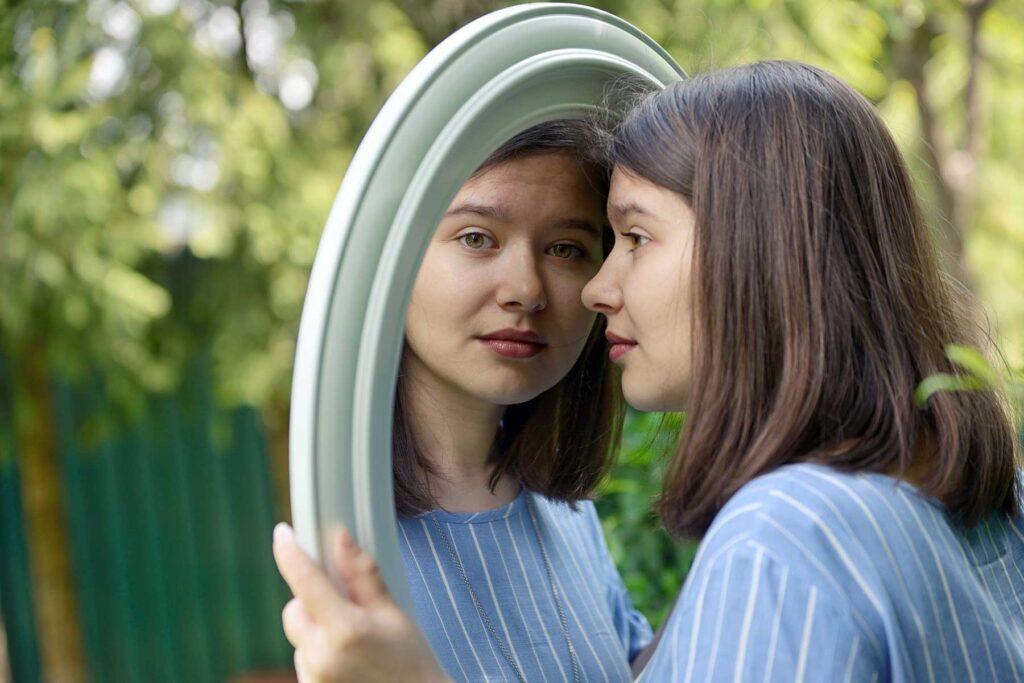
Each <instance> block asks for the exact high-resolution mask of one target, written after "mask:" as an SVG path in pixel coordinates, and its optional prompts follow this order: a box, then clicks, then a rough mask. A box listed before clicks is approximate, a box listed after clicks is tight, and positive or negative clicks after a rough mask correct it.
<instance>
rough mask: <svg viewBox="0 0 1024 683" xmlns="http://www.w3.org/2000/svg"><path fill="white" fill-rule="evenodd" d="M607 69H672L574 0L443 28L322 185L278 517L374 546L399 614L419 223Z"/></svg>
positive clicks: (427, 232) (427, 233)
mask: <svg viewBox="0 0 1024 683" xmlns="http://www.w3.org/2000/svg"><path fill="white" fill-rule="evenodd" d="M623 77H628V78H634V79H641V80H642V81H643V82H646V83H648V84H650V85H651V86H653V87H664V85H666V84H667V83H669V82H671V81H674V80H678V79H680V78H683V77H684V73H683V71H682V70H681V69H680V68H679V66H678V65H677V64H676V63H675V62H674V61H673V60H672V58H671V57H670V56H669V55H668V54H667V53H666V52H665V51H664V50H663V49H662V48H661V47H660V46H658V44H657V43H655V42H654V41H653V40H651V39H650V38H649V37H648V36H646V35H645V34H644V33H642V32H641V31H640V30H638V29H637V28H635V27H633V26H632V25H630V24H629V23H627V22H625V21H623V20H621V19H619V18H617V17H615V16H613V15H610V14H608V13H606V12H602V11H600V10H596V9H592V8H589V7H583V6H579V5H566V4H548V3H543V4H528V5H520V6H517V7H512V8H508V9H504V10H500V11H497V12H494V13H491V14H488V15H486V16H484V17H482V18H480V19H478V20H476V21H474V22H472V23H471V24H468V25H467V26H465V27H463V28H462V29H460V30H459V31H457V32H456V33H454V34H452V35H451V36H450V37H449V38H447V39H446V40H445V41H444V42H442V43H441V44H439V45H438V46H437V47H436V48H435V49H433V50H432V51H431V52H430V53H429V54H428V55H427V56H426V57H424V58H423V60H422V61H421V62H420V63H419V64H418V65H417V66H416V68H414V69H413V70H412V72H410V74H409V75H408V76H407V77H406V78H405V80H404V81H403V82H402V83H401V85H400V86H399V87H398V88H397V89H396V90H395V92H394V93H393V94H392V96H391V97H390V98H389V99H388V101H387V102H386V103H385V105H384V107H383V108H382V109H381V111H380V113H379V114H378V115H377V117H376V119H375V120H374V122H373V124H372V125H371V127H370V129H369V130H368V132H367V133H366V136H365V137H364V139H363V141H362V143H361V144H360V146H359V148H358V150H357V151H356V153H355V155H354V157H353V159H352V162H351V165H350V166H349V168H348V171H347V172H346V174H345V178H344V180H343V182H342V184H341V188H340V189H339V191H338V195H337V197H336V199H335V201H334V205H333V207H332V209H331V212H330V214H329V216H328V218H327V223H326V226H325V229H324V232H323V235H322V237H321V240H320V245H319V248H318V250H317V254H316V259H315V261H314V263H313V269H312V273H311V275H310V280H309V286H308V290H307V293H306V299H305V303H304V306H303V311H302V319H301V324H300V328H299V337H298V344H297V348H296V358H295V369H294V374H293V383H292V397H291V415H290V475H291V484H290V486H291V505H292V519H293V524H294V527H295V531H296V534H297V536H298V539H299V543H300V544H301V545H302V546H303V547H304V548H305V549H306V550H307V551H308V552H309V553H310V554H312V555H313V556H314V557H316V558H320V557H322V556H323V549H324V547H325V542H326V533H327V532H328V531H329V530H331V529H332V528H334V527H335V526H336V525H337V524H343V525H344V526H345V527H347V528H348V529H349V530H350V531H351V532H352V534H353V535H354V537H355V538H356V540H357V541H358V542H359V543H360V544H361V545H362V546H363V547H365V548H366V549H368V550H369V551H370V552H372V553H373V554H374V556H376V557H377V558H378V560H379V562H380V566H381V569H382V572H383V575H384V578H385V580H386V581H387V583H388V586H389V587H390V589H391V591H392V593H393V594H394V596H395V597H396V599H397V600H398V602H399V604H401V605H402V606H403V607H404V608H406V610H407V611H409V612H410V613H412V609H411V602H410V598H409V591H408V587H407V586H406V583H405V576H404V573H403V569H402V560H401V556H400V552H399V546H398V537H397V530H396V517H395V508H394V496H393V491H392V472H391V460H390V453H391V429H392V415H393V402H394V392H395V381H396V376H397V370H398V363H399V357H400V353H401V348H402V339H403V323H404V320H405V313H406V308H407V305H408V297H409V293H410V291H411V289H412V286H413V283H414V281H415V278H416V273H417V269H418V266H419V263H420V260H421V258H422V256H423V253H424V251H425V249H426V246H427V244H428V242H429V240H430V238H431V236H432V234H433V231H434V227H435V226H436V225H437V224H438V222H439V220H440V219H441V217H442V215H443V213H444V211H445V209H446V207H447V206H448V204H449V202H450V201H451V199H452V197H453V196H454V195H455V193H456V191H457V190H458V189H459V187H460V186H461V185H462V183H463V182H465V180H466V179H467V178H468V177H469V176H470V174H471V173H472V172H473V170H474V169H475V168H476V167H477V166H478V165H479V164H480V163H481V162H482V161H483V160H484V159H485V158H486V157H487V155H488V154H489V153H490V152H491V151H492V150H494V149H495V148H497V147H498V146H499V144H501V143H502V142H503V141H505V140H507V139H508V138H510V137H511V136H513V135H515V134H516V133H517V132H520V131H522V130H524V129H526V128H528V127H530V126H533V125H536V124H538V123H542V122H545V121H551V120H555V119H566V118H582V117H585V116H587V115H588V114H591V113H593V112H594V110H595V108H598V107H600V106H602V103H604V101H605V93H606V89H607V87H608V85H609V84H610V83H612V82H615V81H618V80H620V79H622V78H623Z"/></svg>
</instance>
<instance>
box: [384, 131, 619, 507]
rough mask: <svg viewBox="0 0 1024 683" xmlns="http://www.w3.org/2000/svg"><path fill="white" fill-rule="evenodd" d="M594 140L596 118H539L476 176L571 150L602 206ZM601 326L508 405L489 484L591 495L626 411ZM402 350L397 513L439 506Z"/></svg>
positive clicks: (567, 497) (559, 496) (557, 495)
mask: <svg viewBox="0 0 1024 683" xmlns="http://www.w3.org/2000/svg"><path fill="white" fill-rule="evenodd" d="M595 147H596V146H595V138H594V130H593V124H592V123H588V122H585V121H576V120H559V121H551V122H548V123H542V124H539V125H537V126H534V127H532V128H528V129H526V130H525V131H523V132H522V133H519V134H518V135H516V136H514V137H513V138H511V139H510V140H508V141H507V142H506V143H504V144H503V145H502V146H501V147H499V148H498V149H497V150H495V151H494V152H493V153H492V154H491V155H490V156H488V157H487V159H486V160H485V161H484V162H483V163H482V164H481V165H480V166H479V167H478V168H477V169H476V171H474V173H473V177H476V176H478V175H480V174H481V173H483V172H485V171H487V170H488V169H491V168H493V167H495V166H498V165H501V164H504V163H507V162H509V161H513V160H515V159H521V158H524V157H528V156H532V155H537V154H557V153H561V154H570V155H572V156H573V157H574V158H575V159H576V160H577V161H578V162H579V164H580V168H581V170H582V171H583V172H584V173H585V174H586V175H587V178H588V180H589V181H590V183H591V185H592V187H593V188H594V192H595V194H596V195H597V196H598V198H599V199H600V200H601V203H602V205H603V203H604V200H605V199H606V197H607V194H608V176H609V173H608V167H607V166H606V165H604V164H603V163H602V162H601V161H599V160H598V159H597V158H596V156H595V154H594V150H595ZM606 242H607V240H606ZM604 327H605V321H604V318H603V317H602V316H598V318H597V320H596V322H595V323H594V327H593V329H592V330H591V331H590V336H589V338H588V339H587V343H586V345H585V346H584V349H583V352H582V353H581V354H580V357H579V358H578V359H577V361H576V363H575V365H573V367H572V369H571V370H570V371H569V373H568V374H567V375H566V376H565V377H564V378H563V379H562V380H561V381H560V382H559V383H558V384H556V385H555V386H554V387H552V388H551V389H549V390H547V391H546V392H544V393H543V394H541V395H540V396H537V397H536V398H534V399H532V400H530V401H527V402H525V403H521V404H518V405H511V406H508V408H506V410H505V415H504V417H503V419H502V422H501V429H500V430H499V432H498V434H496V435H495V453H496V462H495V468H494V471H493V473H492V474H491V480H490V485H491V490H492V491H493V490H494V487H495V486H497V483H498V481H499V480H500V478H501V477H502V476H503V475H505V474H508V475H510V476H512V477H514V478H515V479H517V480H518V481H520V482H521V483H522V484H523V485H524V486H526V487H527V488H529V489H531V490H533V491H536V492H537V493H541V494H543V495H545V496H547V497H549V498H551V499H553V500H560V501H565V502H568V503H575V502H576V501H579V500H582V499H584V498H586V497H587V496H588V495H589V494H590V493H591V491H592V490H593V489H594V487H595V486H596V485H597V483H598V482H599V481H600V480H601V477H603V476H604V474H605V472H606V471H607V470H608V468H609V467H610V465H611V462H612V458H613V456H614V453H615V449H616V448H617V446H618V442H619V433H620V429H621V426H622V419H623V416H624V411H625V405H624V403H623V401H622V392H621V390H620V388H619V381H618V374H617V372H616V371H615V370H614V368H613V366H612V365H611V363H610V362H609V361H608V347H607V344H606V342H605V338H604ZM404 357H405V355H404V351H403V362H402V367H400V369H399V373H398V387H397V389H396V391H395V420H394V429H393V431H392V450H393V453H394V455H393V458H392V469H393V472H394V486H395V507H396V508H397V511H398V513H399V514H400V515H413V514H417V513H420V512H425V511H427V510H430V509H432V508H433V507H434V505H435V500H434V497H433V496H432V495H431V493H430V477H432V476H437V473H436V471H435V470H434V468H433V467H431V464H430V460H429V458H428V457H427V455H426V454H425V453H424V452H423V450H422V448H421V447H420V445H419V444H418V443H417V440H416V437H415V434H414V433H413V431H412V426H411V424H410V413H409V406H408V405H407V401H408V390H407V388H406V379H405V362H404Z"/></svg>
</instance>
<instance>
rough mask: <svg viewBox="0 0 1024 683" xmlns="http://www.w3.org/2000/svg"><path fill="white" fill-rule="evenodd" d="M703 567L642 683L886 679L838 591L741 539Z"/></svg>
mask: <svg viewBox="0 0 1024 683" xmlns="http://www.w3.org/2000/svg"><path fill="white" fill-rule="evenodd" d="M714 550H715V551H716V552H715V555H714V556H712V557H709V558H708V559H707V561H702V562H700V563H699V566H697V567H696V568H695V570H694V572H693V573H692V574H691V575H690V576H688V577H687V580H686V584H685V585H684V587H683V591H682V594H681V595H680V598H679V602H678V604H677V605H676V608H675V610H674V611H673V613H672V616H671V617H670V622H669V624H668V626H667V629H666V631H665V633H664V634H663V635H662V639H661V642H660V643H659V644H658V647H657V649H656V650H655V652H654V655H653V657H652V658H651V661H650V662H649V663H648V665H647V667H645V669H644V671H643V674H642V675H641V677H640V680H642V681H650V682H653V681H658V682H660V681H690V680H694V681H758V682H761V681H837V682H843V681H865V682H867V681H872V680H885V679H886V674H887V672H886V671H885V670H883V669H882V668H881V666H880V664H879V662H880V661H881V660H880V658H879V657H878V656H877V651H876V649H875V648H876V647H877V645H875V644H874V643H872V642H871V641H870V639H869V638H868V636H867V635H866V632H865V631H864V630H863V629H862V628H861V627H860V626H859V625H858V624H857V623H856V621H855V619H854V617H853V613H852V612H851V610H850V608H849V606H848V605H847V604H846V603H845V602H844V600H843V599H842V598H841V597H839V596H838V595H837V594H836V591H835V589H833V588H832V587H829V586H826V587H824V588H823V587H822V586H820V585H818V584H817V583H816V582H814V581H813V580H810V579H809V578H808V576H807V574H805V573H804V572H802V571H801V569H800V568H799V567H796V566H790V565H789V564H787V563H784V562H780V561H777V560H776V559H774V558H773V557H772V556H771V555H770V554H769V553H768V552H767V551H766V550H765V549H764V548H763V547H761V546H758V545H757V544H755V543H754V542H753V541H750V540H741V541H738V542H736V543H734V544H732V545H730V546H729V547H727V548H724V549H722V548H715V549H714Z"/></svg>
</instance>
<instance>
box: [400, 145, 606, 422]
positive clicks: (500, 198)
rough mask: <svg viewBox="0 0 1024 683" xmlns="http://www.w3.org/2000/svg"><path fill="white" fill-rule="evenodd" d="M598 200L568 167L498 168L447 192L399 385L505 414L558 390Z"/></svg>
mask: <svg viewBox="0 0 1024 683" xmlns="http://www.w3.org/2000/svg"><path fill="white" fill-rule="evenodd" d="M602 225H603V211H602V207H601V203H600V198H599V196H598V195H596V193H595V192H594V191H593V189H591V186H590V183H589V181H588V179H587V177H586V176H585V175H584V173H583V172H582V170H581V169H580V167H579V166H578V164H577V163H576V162H575V161H574V160H573V159H572V157H570V156H568V155H564V154H558V153H545V154H536V155H531V156H527V157H524V158H521V159H516V160H512V161H508V162H505V163H502V164H499V165H497V166H494V167H492V168H490V169H487V170H486V171H484V172H483V173H481V174H479V175H477V176H476V177H474V178H472V179H471V180H469V181H468V182H467V183H466V184H465V185H463V186H462V188H461V189H460V190H459V192H458V194H457V195H456V196H455V199H454V200H453V201H452V203H451V205H450V206H449V207H448V211H447V212H446V213H445V215H444V218H442V220H441V223H440V224H439V226H438V228H437V231H436V232H435V234H434V238H433V240H432V241H431V242H430V245H429V247H428V249H427V253H426V255H425V257H424V259H423V265H422V266H421V268H420V272H419V275H418V277H417V279H416V284H415V287H414V289H413V293H412V298H411V300H410V304H409V314H408V317H407V319H406V341H407V343H408V347H409V351H410V353H409V355H408V356H407V358H406V363H407V366H408V373H409V376H410V378H411V379H413V380H414V381H417V382H421V383H427V384H428V386H430V387H431V388H432V389H433V390H434V391H435V394H438V393H441V394H444V393H447V394H448V395H451V394H452V392H454V393H455V394H456V395H458V396H459V397H462V398H469V399H473V400H478V401H483V402H489V403H492V404H496V405H512V404H516V403H522V402H525V401H528V400H530V399H532V398H534V397H536V396H538V395H539V394H541V393H542V392H544V391H546V390H547V389H550V388H551V387H552V386H554V385H555V384H557V383H558V381H559V380H561V379H562V377H564V376H565V375H566V373H568V372H569V370H570V369H571V368H572V366H573V364H574V363H575V362H576V359H577V358H578V357H579V355H580V353H581V352H582V350H583V346H584V344H585V343H586V340H587V337H588V335H589V333H590V330H591V328H592V326H593V324H594V320H595V316H594V314H593V313H591V312H590V311H588V310H587V309H586V308H585V307H584V306H583V304H582V303H581V300H580V293H581V291H582V289H583V286H584V285H585V284H586V283H587V281H588V280H589V279H590V278H591V277H593V275H594V274H595V273H596V272H597V270H598V268H599V267H600V264H601V257H602V254H601V229H602Z"/></svg>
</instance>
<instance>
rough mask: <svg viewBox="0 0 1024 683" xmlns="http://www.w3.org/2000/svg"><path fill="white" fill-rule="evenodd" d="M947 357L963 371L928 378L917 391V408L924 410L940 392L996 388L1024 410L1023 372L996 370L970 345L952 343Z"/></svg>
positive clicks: (938, 374) (915, 394)
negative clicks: (933, 396)
mask: <svg viewBox="0 0 1024 683" xmlns="http://www.w3.org/2000/svg"><path fill="white" fill-rule="evenodd" d="M946 357H947V358H949V360H950V361H952V362H953V364H954V365H956V366H957V367H959V368H960V369H961V370H962V372H960V373H957V374H951V373H947V372H942V373H937V374H934V375H931V376H930V377H926V378H925V379H924V381H923V382H921V383H920V384H919V385H918V386H917V390H916V391H915V392H914V400H915V401H916V402H917V405H918V406H920V407H922V408H923V407H925V406H926V405H927V403H928V399H929V398H930V397H931V396H932V395H933V394H935V393H937V392H940V391H980V390H985V389H994V390H996V391H998V392H1000V393H1002V394H1003V395H1005V396H1007V397H1009V399H1010V400H1011V401H1012V402H1013V403H1014V404H1015V405H1016V406H1017V407H1018V408H1024V370H1016V371H1014V370H1010V369H999V368H996V367H993V365H992V363H990V362H989V360H988V359H987V358H985V356H984V355H983V354H982V353H981V352H980V351H978V349H976V348H974V347H971V346H961V345H959V344H950V345H949V346H947V347H946Z"/></svg>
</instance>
